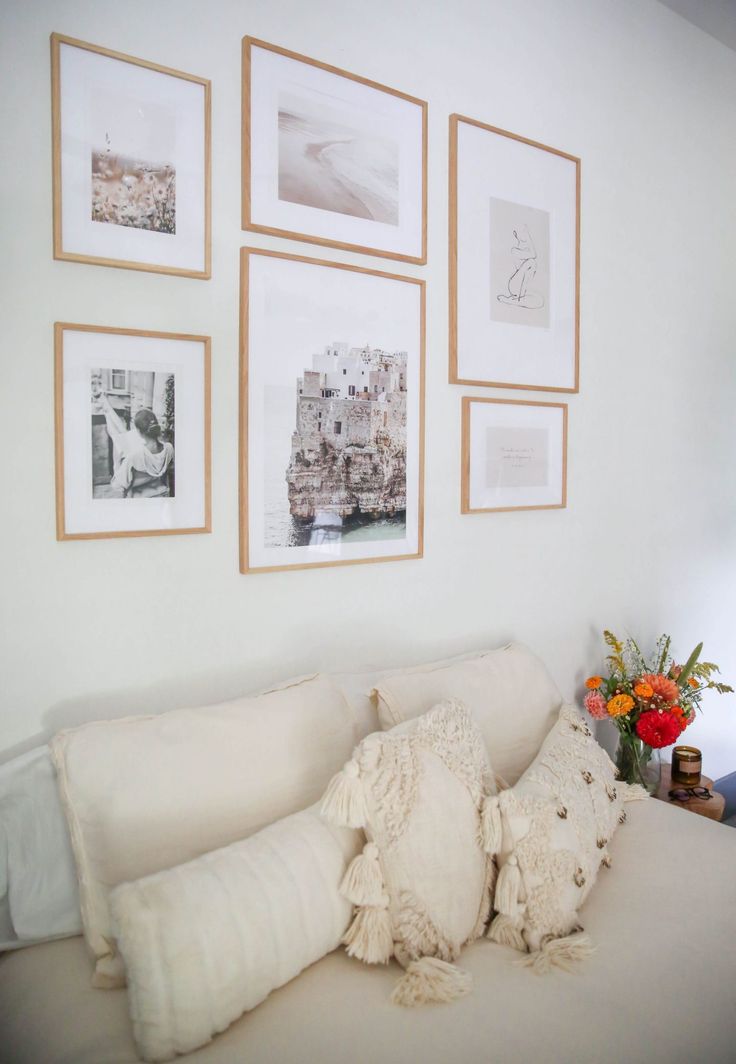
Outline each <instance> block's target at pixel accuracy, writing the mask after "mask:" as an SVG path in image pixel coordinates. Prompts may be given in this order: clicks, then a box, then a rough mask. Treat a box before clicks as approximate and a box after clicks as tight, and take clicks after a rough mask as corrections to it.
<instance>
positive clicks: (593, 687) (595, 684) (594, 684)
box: [585, 676, 603, 691]
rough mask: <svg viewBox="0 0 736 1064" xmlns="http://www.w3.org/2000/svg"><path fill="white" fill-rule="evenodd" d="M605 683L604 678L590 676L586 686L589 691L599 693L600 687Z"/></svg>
mask: <svg viewBox="0 0 736 1064" xmlns="http://www.w3.org/2000/svg"><path fill="white" fill-rule="evenodd" d="M602 683H603V677H602V676H589V677H588V679H587V680H586V681H585V686H586V687H587V688H588V690H589V691H597V690H598V688H599V687H600V685H601V684H602Z"/></svg>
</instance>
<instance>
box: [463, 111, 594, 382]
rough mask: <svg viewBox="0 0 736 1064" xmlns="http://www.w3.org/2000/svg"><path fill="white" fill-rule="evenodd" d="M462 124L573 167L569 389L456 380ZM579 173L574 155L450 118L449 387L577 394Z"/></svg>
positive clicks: (465, 120) (483, 126)
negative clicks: (572, 358) (572, 362)
mask: <svg viewBox="0 0 736 1064" xmlns="http://www.w3.org/2000/svg"><path fill="white" fill-rule="evenodd" d="M460 122H465V123H466V124H467V125H470V126H475V127H476V128H478V129H483V130H485V131H486V132H488V133H496V134H498V136H501V137H509V138H510V139H511V140H516V141H519V142H520V143H521V144H528V145H529V146H530V147H532V148H539V149H540V151H546V152H550V153H551V154H552V155H559V156H560V157H561V158H563V159H567V160H568V161H569V162H571V163H573V164H574V166H575V383H574V385H573V387H571V388H560V387H551V386H549V385H543V384H509V383H508V382H503V381H485V380H470V379H468V378H465V377H460V376H458V351H457V321H458V297H457V229H458V215H457V212H458V192H457V188H458V172H457V166H458V125H459V123H460ZM580 170H581V161H580V159H579V158H578V157H577V156H576V155H570V154H568V152H564V151H560V150H559V149H558V148H551V147H549V145H547V144H540V143H539V142H538V141H536V140H529V139H528V138H527V137H522V136H519V134H518V133H510V132H509V131H508V130H506V129H499V128H498V127H497V126H490V125H488V124H487V123H485V122H479V121H477V120H476V119H474V118H466V117H465V116H464V115H459V114H452V115H450V162H449V247H450V261H449V281H450V384H465V385H477V386H479V387H490V388H514V389H518V390H525V391H540V392H566V393H571V394H572V393H576V392H578V391H579V390H580Z"/></svg>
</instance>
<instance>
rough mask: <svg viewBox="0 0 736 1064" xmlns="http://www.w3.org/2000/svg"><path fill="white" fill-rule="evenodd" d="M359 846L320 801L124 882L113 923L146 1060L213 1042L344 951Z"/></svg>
mask: <svg viewBox="0 0 736 1064" xmlns="http://www.w3.org/2000/svg"><path fill="white" fill-rule="evenodd" d="M362 842H363V834H362V832H359V831H355V830H351V829H348V828H334V827H330V826H329V825H328V824H326V823H325V822H324V821H323V820H322V818H321V817H320V815H319V813H318V811H317V809H316V807H315V808H313V809H307V810H304V811H303V812H300V813H295V814H293V815H292V816H289V817H286V818H285V819H284V820H280V821H278V822H277V823H275V824H271V825H270V826H269V827H267V828H264V829H263V831H260V832H258V833H257V834H256V835H252V836H251V837H250V838H249V839H245V840H244V841H243V842H236V843H233V844H232V845H231V846H228V847H226V848H224V849H221V850H217V851H215V852H214V853H208V854H205V855H204V856H202V857H198V858H196V860H194V861H190V862H189V863H187V864H183V865H179V866H177V867H176V868H171V869H168V870H167V871H165V872H157V873H155V874H154V875H152V876H146V877H145V878H143V879H139V880H137V881H136V882H134V883H124V884H122V885H121V886H118V887H116V888H115V890H114V891H113V892H112V895H111V908H112V913H113V924H114V929H115V933H116V936H117V940H118V944H119V948H120V952H121V954H122V957H123V959H124V961H125V965H126V968H127V974H128V1002H129V1009H130V1016H131V1020H132V1022H133V1034H134V1037H135V1041H136V1045H137V1046H138V1050H139V1052H140V1054H141V1056H142V1057H143V1059H144V1060H147V1061H159V1060H171V1059H172V1058H173V1057H174V1056H175V1055H176V1054H177V1053H188V1052H190V1051H191V1050H193V1049H196V1048H197V1047H198V1046H202V1045H205V1044H206V1043H207V1042H209V1041H211V1039H212V1037H213V1035H215V1034H218V1033H219V1032H221V1031H224V1030H225V1029H226V1028H227V1027H229V1026H230V1024H231V1023H233V1022H234V1021H235V1020H236V1019H237V1018H238V1017H239V1016H241V1015H242V1014H243V1012H246V1011H249V1010H250V1009H253V1008H255V1007H256V1005H258V1004H260V1002H261V1001H263V1000H264V999H265V998H266V997H267V996H268V995H269V994H270V992H271V991H272V990H275V989H276V987H279V986H283V984H284V983H286V982H288V981H289V980H290V979H293V978H294V976H296V975H298V974H299V972H301V971H302V970H303V969H304V968H306V967H307V966H308V965H310V964H313V963H314V962H315V961H318V960H319V959H320V958H321V957H324V956H325V954H327V953H330V952H331V951H332V950H333V949H336V948H337V946H338V945H339V943H340V939H341V938H342V936H343V934H344V933H345V929H346V927H347V926H348V923H349V922H350V912H351V907H350V903H349V902H348V901H346V899H345V898H343V897H342V895H341V894H340V892H339V890H338V888H339V885H340V881H341V879H342V877H343V875H344V873H345V869H346V867H347V865H348V863H349V861H350V860H351V858H353V857H354V856H355V854H356V853H357V852H358V850H359V849H360V846H361V844H362Z"/></svg>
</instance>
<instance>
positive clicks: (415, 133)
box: [242, 37, 427, 263]
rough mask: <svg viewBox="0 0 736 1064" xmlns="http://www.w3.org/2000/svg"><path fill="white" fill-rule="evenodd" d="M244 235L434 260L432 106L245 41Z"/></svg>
mask: <svg viewBox="0 0 736 1064" xmlns="http://www.w3.org/2000/svg"><path fill="white" fill-rule="evenodd" d="M242 77H243V174H242V180H243V220H242V225H243V229H251V230H253V231H255V232H258V233H269V234H272V235H275V236H284V237H291V238H293V239H295V240H306V241H308V242H309V243H312V244H325V245H329V246H331V247H336V248H344V249H347V250H350V251H361V252H364V253H365V254H368V255H380V256H381V257H382V258H387V259H400V260H403V261H404V262H416V263H425V262H426V261H427V104H426V103H425V102H424V100H418V99H415V97H413V96H407V95H406V93H403V92H399V91H398V90H397V89H390V88H388V87H387V86H385V85H379V84H378V83H377V82H374V81H369V80H368V79H367V78H363V77H359V76H358V75H357V74H350V73H348V72H347V71H346V70H340V69H339V68H337V67H333V66H328V65H327V64H326V63H321V62H319V61H318V60H316V59H308V58H307V57H306V56H304V55H299V54H298V53H297V52H289V51H286V49H284V48H278V47H277V46H276V45H273V44H266V42H265V41H258V40H254V39H253V38H251V37H244V38H243V72H242Z"/></svg>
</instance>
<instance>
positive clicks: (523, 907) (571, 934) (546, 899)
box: [483, 706, 648, 973]
mask: <svg viewBox="0 0 736 1064" xmlns="http://www.w3.org/2000/svg"><path fill="white" fill-rule="evenodd" d="M615 774H616V769H615V766H614V765H613V763H612V761H611V760H610V758H609V757H608V755H607V754H606V752H605V750H603V748H602V747H601V746H599V744H598V743H597V742H596V741H595V739H594V738H593V734H592V732H591V731H590V728H589V727H588V725H587V723H586V722H585V721H584V720H583V718H582V717H581V716H580V715H579V714H578V713H577V712H576V710H575V709H574V708H573V707H572V706H563V707H562V709H561V710H560V716H559V720H558V721H557V723H556V724H555V726H554V727H553V728H552V731H551V732H550V733H549V735H548V736H547V738H546V739H545V741H544V743H543V744H542V746H541V749H540V750H539V753H538V754H537V757H536V758H535V760H534V761H533V762H532V764H531V765H530V766H529V768H528V769H527V771H526V772H525V773H524V775H523V776H522V777H521V779H520V780H519V781H518V783H517V784H516V785H515V786H514V787H512V788H510V789H509V790H505V791H503V792H502V793H501V794H499V795H498V796H497V797H491V798H489V799H487V801H486V802H485V804H484V808H483V839H484V843H485V846H486V850H487V851H488V852H489V853H492V854H495V855H496V859H497V862H498V867H499V873H498V880H497V883H496V890H495V896H494V903H493V905H494V909H495V910H496V913H497V915H496V916H495V918H494V920H493V922H492V924H491V926H490V929H489V931H488V937H489V938H491V939H493V940H494V941H496V942H500V943H502V944H504V945H507V946H513V947H514V948H515V949H518V950H523V951H525V952H528V953H529V957H528V958H527V960H526V962H525V963H527V964H530V965H531V966H533V968H534V970H535V971H536V972H538V973H543V972H546V971H549V969H550V968H551V967H554V966H557V967H563V968H564V967H568V966H569V964H570V963H571V962H572V961H575V960H580V959H582V958H584V957H585V956H587V955H588V954H589V953H591V952H593V946H592V945H591V943H590V940H589V939H588V936H587V935H582V934H580V932H582V930H583V929H582V928H581V927H580V926H579V925H578V909H579V908H580V906H581V905H582V904H583V902H584V901H585V899H586V897H587V896H588V894H589V893H590V891H591V889H592V887H593V884H594V883H595V881H596V877H597V875H598V870H599V869H600V868H602V867H610V865H611V858H610V855H609V852H608V844H609V842H610V841H611V838H612V836H613V834H614V832H615V830H616V828H617V827H618V825H619V824H622V823H623V822H624V821H625V820H626V812H625V811H624V809H623V804H624V802H627V801H632V800H633V799H636V798H646V797H648V795H647V793H646V791H644V790H643V788H640V787H630V786H628V785H627V784H624V783H618V782H617V781H616V775H615Z"/></svg>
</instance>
